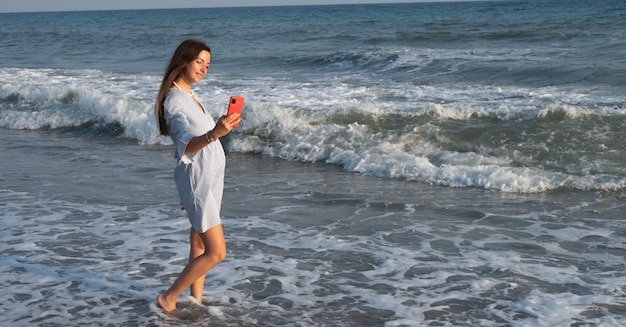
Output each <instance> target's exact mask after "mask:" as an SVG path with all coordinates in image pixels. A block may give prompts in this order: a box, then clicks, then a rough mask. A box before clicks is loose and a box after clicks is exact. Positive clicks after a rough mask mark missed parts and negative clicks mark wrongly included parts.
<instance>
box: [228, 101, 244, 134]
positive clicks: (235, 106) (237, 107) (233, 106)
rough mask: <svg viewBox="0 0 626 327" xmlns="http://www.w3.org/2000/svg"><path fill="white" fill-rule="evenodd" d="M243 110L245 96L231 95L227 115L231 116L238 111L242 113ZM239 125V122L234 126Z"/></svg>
mask: <svg viewBox="0 0 626 327" xmlns="http://www.w3.org/2000/svg"><path fill="white" fill-rule="evenodd" d="M242 110H243V97H240V96H232V97H230V102H228V112H226V116H230V115H231V114H234V113H238V114H240V115H241V111H242ZM237 126H239V123H237V125H235V126H234V127H237Z"/></svg>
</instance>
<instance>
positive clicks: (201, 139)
mask: <svg viewBox="0 0 626 327" xmlns="http://www.w3.org/2000/svg"><path fill="white" fill-rule="evenodd" d="M240 120H241V117H240V115H239V114H232V115H230V116H222V117H220V119H218V120H217V123H215V128H213V129H212V130H210V131H209V132H207V133H206V134H202V135H200V136H196V137H194V138H192V139H191V141H189V143H188V144H187V147H186V148H185V154H191V153H196V152H198V151H200V150H201V149H202V148H204V147H205V146H207V145H208V144H211V143H213V142H215V141H217V139H219V138H220V137H223V136H226V135H227V134H228V133H230V131H231V130H232V129H233V127H234V126H235V125H237V124H238V123H239V121H240Z"/></svg>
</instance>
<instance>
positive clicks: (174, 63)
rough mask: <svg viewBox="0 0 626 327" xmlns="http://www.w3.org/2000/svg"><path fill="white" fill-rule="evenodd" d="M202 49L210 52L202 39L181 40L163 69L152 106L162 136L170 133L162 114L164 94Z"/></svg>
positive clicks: (165, 94)
mask: <svg viewBox="0 0 626 327" xmlns="http://www.w3.org/2000/svg"><path fill="white" fill-rule="evenodd" d="M202 50H206V51H208V52H209V53H211V49H210V48H209V46H208V45H206V44H205V43H204V42H202V41H198V40H194V39H189V40H185V41H183V42H182V43H181V44H180V45H179V46H178V48H176V51H174V54H173V55H172V59H171V60H170V63H169V65H168V66H167V69H166V70H165V74H164V75H163V80H162V81H161V87H160V88H159V93H158V95H157V98H156V104H155V106H154V114H155V115H156V119H157V122H158V124H159V132H160V133H161V135H163V136H168V135H169V134H170V133H169V129H168V128H167V124H166V122H165V117H164V116H163V101H165V96H167V92H168V91H169V89H170V87H172V82H173V81H174V80H175V79H176V78H177V77H178V75H180V73H181V72H182V71H183V70H185V67H186V66H187V64H189V63H190V62H192V61H194V60H195V59H196V58H198V55H199V54H200V52H201V51H202Z"/></svg>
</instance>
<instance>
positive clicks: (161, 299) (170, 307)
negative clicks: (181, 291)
mask: <svg viewBox="0 0 626 327" xmlns="http://www.w3.org/2000/svg"><path fill="white" fill-rule="evenodd" d="M156 300H157V304H158V305H159V307H161V309H163V311H165V312H167V313H171V312H174V310H176V303H174V304H171V303H168V302H167V300H166V299H165V295H163V293H161V294H159V296H157V299H156Z"/></svg>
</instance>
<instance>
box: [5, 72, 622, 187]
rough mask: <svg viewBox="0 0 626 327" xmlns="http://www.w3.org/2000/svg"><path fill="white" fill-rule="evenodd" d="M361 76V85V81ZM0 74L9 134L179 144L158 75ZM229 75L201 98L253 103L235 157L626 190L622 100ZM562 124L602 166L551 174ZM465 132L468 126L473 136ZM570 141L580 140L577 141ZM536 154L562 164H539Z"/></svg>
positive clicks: (233, 140)
mask: <svg viewBox="0 0 626 327" xmlns="http://www.w3.org/2000/svg"><path fill="white" fill-rule="evenodd" d="M353 78H354V80H355V81H356V80H358V79H359V75H354V77H353ZM0 79H2V80H6V81H8V83H5V84H3V85H2V87H1V89H0V97H1V98H3V99H4V100H3V101H4V103H5V104H4V105H3V114H2V116H1V117H0V126H2V127H4V128H10V129H42V128H51V129H59V128H66V129H67V128H81V126H85V124H89V126H91V127H89V128H90V130H96V131H101V132H103V131H107V130H110V131H114V130H116V129H119V132H115V133H120V134H118V135H116V136H121V137H124V138H129V139H135V140H138V141H139V142H140V143H142V144H169V143H170V141H169V139H167V138H164V137H161V136H160V135H159V134H158V131H157V130H156V124H155V119H154V117H153V105H154V102H153V101H154V96H155V93H156V86H157V85H158V76H154V75H137V76H127V75H120V74H115V73H105V72H101V71H94V70H86V71H71V70H29V69H2V70H0ZM223 80H224V79H223V78H222V76H219V75H218V76H211V77H209V78H208V79H207V81H205V82H204V83H203V84H201V85H199V86H198V87H197V88H196V93H197V94H198V95H199V97H200V98H201V100H202V101H203V102H204V103H205V106H206V107H207V108H208V110H209V111H211V113H212V114H213V115H214V116H215V117H219V116H220V115H222V114H223V113H224V111H225V107H226V105H225V102H224V99H226V98H227V97H228V95H229V94H234V93H237V94H241V95H244V96H245V97H246V98H247V100H246V107H245V112H244V115H243V121H242V124H241V125H240V126H241V127H240V128H238V129H236V130H235V131H234V132H233V133H232V135H231V136H230V137H229V139H228V143H227V146H228V148H229V150H230V151H242V152H256V153H262V154H264V155H268V156H273V157H280V158H285V159H289V160H301V161H310V162H315V161H322V162H327V163H332V164H336V165H340V166H342V167H344V169H345V170H347V171H350V172H357V173H364V174H369V175H375V176H380V177H387V178H389V177H391V178H402V179H409V180H416V181H421V182H426V183H430V184H436V185H443V186H452V187H482V188H488V189H497V190H501V191H505V192H522V193H533V192H543V191H547V190H552V189H557V188H562V187H568V188H575V189H583V190H588V189H604V190H620V189H622V188H623V185H624V184H626V182H625V181H626V180H625V178H624V177H623V176H622V175H623V174H622V173H623V171H622V172H620V170H619V169H617V170H616V169H615V168H613V167H614V165H615V162H614V161H615V160H619V158H620V156H621V155H622V154H621V152H619V151H617V149H616V148H615V147H616V146H618V145H619V142H616V140H615V138H614V137H612V136H611V133H612V132H613V131H614V130H615V129H618V128H619V125H616V126H615V127H612V128H606V125H605V124H604V123H603V121H604V120H606V119H612V118H614V117H623V116H624V114H625V113H626V112H625V110H624V108H623V107H616V106H615V105H611V103H618V102H619V101H620V99H618V98H602V97H601V96H594V95H592V94H587V95H585V96H583V95H581V94H580V93H577V92H576V90H567V91H566V92H565V93H563V92H562V91H563V89H559V88H554V87H547V88H545V89H536V88H533V89H524V88H512V87H508V88H505V87H504V86H501V87H498V88H495V89H494V88H492V87H488V86H478V87H470V86H469V85H468V86H462V85H461V87H455V88H448V87H447V86H443V87H442V86H411V85H410V84H408V83H407V84H405V83H402V82H401V83H400V84H398V85H396V86H395V87H393V88H388V87H387V85H375V84H373V85H362V86H359V85H356V84H355V83H352V82H351V83H348V82H347V81H349V80H351V78H350V77H344V78H342V79H331V80H317V79H315V80H311V81H309V82H301V81H289V80H284V79H282V78H269V77H268V78H264V79H261V80H247V81H242V82H238V83H237V84H235V83H234V82H224V81H223ZM357 84H358V83H357ZM555 94H558V95H555ZM595 104H599V105H595ZM561 117H563V118H561ZM562 119H567V120H571V121H573V122H575V124H577V125H581V127H580V128H579V127H576V128H575V129H569V130H563V131H562V133H568V134H571V133H575V134H572V135H571V136H570V137H569V139H568V140H567V141H566V143H563V144H560V143H558V142H561V141H559V140H558V139H556V138H553V139H552V140H549V141H550V142H556V143H555V145H556V146H559V147H564V148H565V150H560V151H571V152H573V154H572V160H574V158H575V157H576V154H575V153H576V151H580V152H581V153H583V152H584V153H585V154H584V156H585V157H588V156H589V155H592V154H588V153H589V152H590V151H601V152H602V153H605V154H606V153H609V154H611V153H612V156H613V157H605V158H604V159H605V160H597V159H592V160H593V165H592V166H588V163H587V164H584V165H582V164H579V163H576V162H572V161H564V162H563V163H558V164H557V165H561V166H562V167H559V168H558V169H557V170H552V169H546V168H545V166H548V165H552V164H551V163H550V160H555V161H556V160H559V156H558V155H557V153H555V152H554V149H552V148H554V145H549V146H547V145H545V144H546V143H545V141H542V140H541V138H543V137H544V136H543V135H541V134H536V135H535V134H534V133H543V132H542V131H541V130H538V131H533V128H536V127H535V126H536V124H537V123H538V122H539V123H540V122H542V121H546V122H547V123H550V122H552V121H557V122H558V121H560V120H562ZM471 121H477V123H476V124H477V125H476V127H477V128H478V129H477V130H476V131H475V132H472V131H471V129H472V128H474V126H471V125H468V122H471ZM586 121H589V122H590V123H585V122H586ZM578 122H580V123H578ZM614 122H616V121H614ZM481 125H482V126H481ZM582 125H587V126H582ZM115 126H119V128H117V127H115ZM502 126H504V130H503V131H502V133H505V135H507V136H506V137H505V138H500V139H494V140H493V142H499V143H500V144H498V143H494V144H493V145H492V146H489V145H488V144H486V143H485V142H482V141H478V142H480V144H473V143H471V141H470V140H471V139H472V138H482V137H484V135H485V134H488V133H492V132H493V131H494V130H495V131H497V130H498V129H502V128H503V127H502ZM589 126H591V130H590V129H589ZM515 128H524V129H526V130H523V131H518V130H515ZM464 129H468V130H469V131H468V133H467V136H466V137H463V136H462V135H463V133H464V132H462V131H463V130H464ZM458 131H461V134H459V132H458ZM88 132H89V131H88ZM589 132H592V133H593V135H585V137H592V138H597V139H598V140H601V143H600V145H597V144H596V143H594V142H587V141H585V140H584V138H583V135H584V134H586V133H589ZM481 133H482V135H481ZM520 133H522V134H520ZM554 133H561V131H559V130H556V131H554ZM578 133H579V135H580V136H578V135H577V134H578ZM523 134H529V135H528V136H526V137H524V135H523ZM507 138H509V139H510V140H507ZM572 140H574V141H576V142H580V143H581V144H580V145H576V144H568V143H571V141H572ZM516 147H517V148H519V149H520V150H517V149H516ZM538 147H541V149H540V150H539V151H541V152H543V153H545V154H547V155H548V156H552V157H553V158H554V159H546V160H548V161H547V162H542V161H534V159H533V158H532V156H533V154H534V152H536V151H538V150H537V148H538ZM550 153H553V154H550ZM579 156H583V154H581V155H579ZM606 159H608V161H607V160H606ZM515 162H517V163H515ZM520 165H523V167H519V166H520ZM589 167H592V168H589ZM568 170H572V171H568ZM605 171H606V173H602V172H605ZM613 174H615V175H613Z"/></svg>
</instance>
